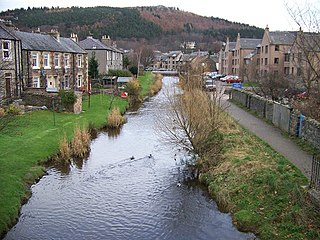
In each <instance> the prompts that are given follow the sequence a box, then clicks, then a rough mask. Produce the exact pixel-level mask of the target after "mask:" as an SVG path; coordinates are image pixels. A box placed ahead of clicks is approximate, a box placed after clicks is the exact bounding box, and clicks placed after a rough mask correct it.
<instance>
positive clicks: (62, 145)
mask: <svg viewBox="0 0 320 240" xmlns="http://www.w3.org/2000/svg"><path fill="white" fill-rule="evenodd" d="M71 155H72V149H71V146H70V144H69V141H68V139H67V136H66V135H64V136H63V138H62V139H61V140H60V142H59V160H60V161H68V160H69V159H70V158H71Z"/></svg>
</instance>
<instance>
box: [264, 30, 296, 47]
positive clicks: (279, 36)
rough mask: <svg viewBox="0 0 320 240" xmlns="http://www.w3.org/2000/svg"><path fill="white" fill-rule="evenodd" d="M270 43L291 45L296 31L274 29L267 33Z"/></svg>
mask: <svg viewBox="0 0 320 240" xmlns="http://www.w3.org/2000/svg"><path fill="white" fill-rule="evenodd" d="M269 37H270V41H271V44H279V45H292V44H293V43H294V40H295V37H296V32H286V31H284V32H282V31H275V32H270V33H269Z"/></svg>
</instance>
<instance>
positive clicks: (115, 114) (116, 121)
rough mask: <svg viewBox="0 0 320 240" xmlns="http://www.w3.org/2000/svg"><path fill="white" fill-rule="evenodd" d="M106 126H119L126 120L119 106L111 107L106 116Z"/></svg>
mask: <svg viewBox="0 0 320 240" xmlns="http://www.w3.org/2000/svg"><path fill="white" fill-rule="evenodd" d="M107 121H108V124H107V126H108V127H110V128H119V127H120V126H121V125H122V124H124V123H125V122H126V118H125V117H124V116H122V115H121V113H120V110H119V108H117V107H116V108H113V109H112V111H111V113H110V114H109V115H108V118H107Z"/></svg>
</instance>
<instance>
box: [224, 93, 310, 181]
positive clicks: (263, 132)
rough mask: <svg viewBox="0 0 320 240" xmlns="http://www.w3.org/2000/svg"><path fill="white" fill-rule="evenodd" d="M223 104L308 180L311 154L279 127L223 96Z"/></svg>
mask: <svg viewBox="0 0 320 240" xmlns="http://www.w3.org/2000/svg"><path fill="white" fill-rule="evenodd" d="M223 105H224V107H226V111H227V112H228V113H229V114H230V116H232V117H233V118H234V119H235V120H236V121H237V122H238V123H239V124H240V125H241V126H243V127H244V128H245V129H247V130H248V131H249V132H251V133H253V134H255V135H256V136H257V137H259V138H261V139H262V140H263V141H265V142H266V143H268V144H269V145H270V146H271V147H272V148H273V149H274V150H276V151H277V152H278V153H280V154H282V155H283V156H284V157H286V158H287V159H288V160H289V161H291V162H292V163H293V164H294V165H295V166H296V167H297V168H299V169H300V170H301V171H302V173H303V174H304V175H305V176H306V177H307V178H308V179H309V180H310V177H311V167H312V155H311V154H309V153H307V152H305V151H303V150H301V148H300V147H299V146H298V145H296V144H295V143H294V142H292V140H290V139H289V138H287V137H286V136H284V135H283V134H282V132H281V130H280V129H278V128H276V127H274V126H272V125H270V124H268V123H266V122H265V121H263V120H261V119H259V118H257V117H255V116H254V115H252V114H250V113H249V112H247V111H245V110H243V109H241V108H240V107H238V106H236V105H235V104H233V103H231V102H229V101H227V98H224V101H223Z"/></svg>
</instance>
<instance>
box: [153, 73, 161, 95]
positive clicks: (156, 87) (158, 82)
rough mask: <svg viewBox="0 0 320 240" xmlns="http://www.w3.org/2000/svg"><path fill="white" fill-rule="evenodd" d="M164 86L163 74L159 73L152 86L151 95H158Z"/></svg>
mask: <svg viewBox="0 0 320 240" xmlns="http://www.w3.org/2000/svg"><path fill="white" fill-rule="evenodd" d="M161 88H162V75H161V74H157V75H156V78H155V81H154V83H153V84H152V85H151V87H150V95H151V96H154V95H156V94H157V93H158V92H159V91H160V90H161Z"/></svg>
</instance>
